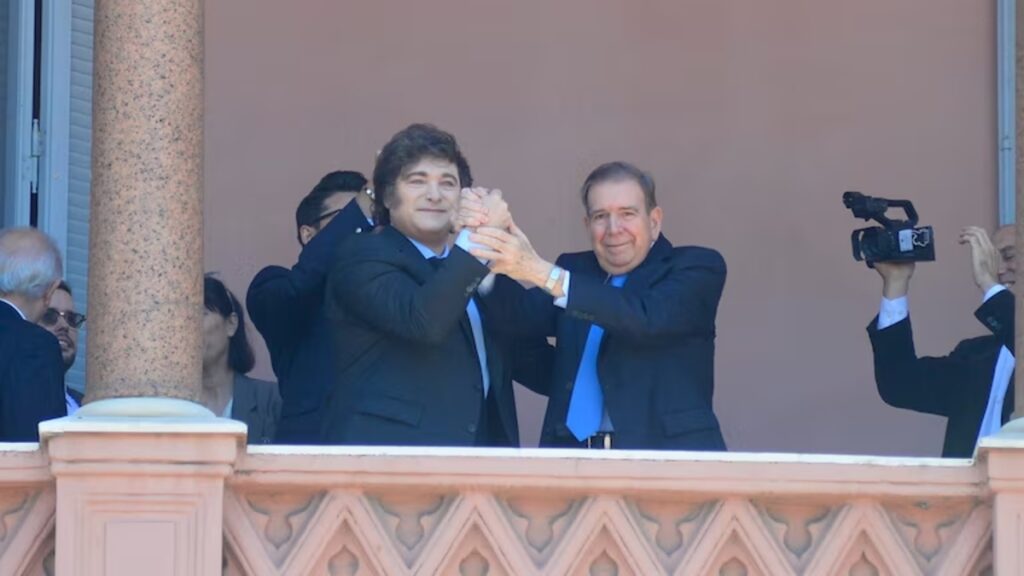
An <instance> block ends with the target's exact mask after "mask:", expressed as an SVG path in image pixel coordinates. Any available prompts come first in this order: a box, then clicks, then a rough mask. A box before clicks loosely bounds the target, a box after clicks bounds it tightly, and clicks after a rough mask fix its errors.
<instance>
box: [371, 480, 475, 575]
mask: <svg viewBox="0 0 1024 576" xmlns="http://www.w3.org/2000/svg"><path fill="white" fill-rule="evenodd" d="M366 499H367V501H368V503H369V505H370V508H371V509H373V511H374V512H375V516H376V517H377V519H378V521H379V522H380V524H381V526H382V527H383V529H384V532H385V533H386V534H387V535H388V536H389V537H390V539H391V540H392V543H393V545H394V546H395V549H396V550H397V551H398V553H399V555H400V556H401V557H402V559H403V560H404V561H405V563H406V566H409V567H412V565H413V563H414V562H415V561H416V559H417V558H418V557H419V556H420V554H421V553H422V551H423V548H424V546H425V545H426V544H427V542H428V540H429V539H430V535H431V534H433V533H434V531H435V530H436V529H437V528H438V526H440V525H441V522H442V521H443V520H444V518H445V515H446V514H447V512H448V510H449V509H450V508H451V506H452V503H453V502H454V501H455V496H454V495H452V494H433V493H417V492H411V493H410V492H388V493H377V494H372V495H367V497H366Z"/></svg>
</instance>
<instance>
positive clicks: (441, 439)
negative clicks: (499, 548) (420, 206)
mask: <svg viewBox="0 0 1024 576" xmlns="http://www.w3.org/2000/svg"><path fill="white" fill-rule="evenodd" d="M487 273H488V269H487V267H486V266H484V265H483V264H481V263H480V262H478V261H477V260H476V258H474V257H472V256H470V255H469V254H468V253H466V252H464V251H463V250H462V249H461V248H452V250H451V253H450V254H449V256H448V257H447V258H446V259H445V260H443V261H441V264H440V267H439V268H437V269H436V270H435V269H434V267H433V266H432V265H431V263H430V262H428V261H427V260H426V259H425V258H424V257H423V255H422V254H421V253H420V252H419V250H418V249H417V248H416V247H415V246H414V245H413V244H412V243H411V242H410V241H409V240H408V239H407V238H406V237H405V236H403V235H402V234H401V233H399V232H398V231H397V230H395V229H394V228H391V227H390V226H387V227H383V228H380V229H378V230H376V231H375V232H374V233H373V234H366V235H362V236H359V237H356V238H353V239H352V240H350V241H349V242H347V243H346V244H345V245H344V246H343V247H342V249H341V250H340V251H339V255H338V262H337V264H336V265H335V267H334V269H333V271H332V273H331V276H330V279H329V280H328V288H327V308H328V316H329V317H330V318H331V321H332V323H333V326H334V337H335V346H336V349H335V358H336V371H337V372H336V374H337V379H336V381H335V384H334V387H333V389H332V391H331V393H330V395H329V399H328V408H327V413H326V414H325V419H324V425H323V431H324V440H325V441H326V442H329V443H338V444H377V445H381V444H384V445H436V446H473V445H481V444H483V445H511V446H517V445H518V444H519V427H518V424H517V423H516V411H515V399H514V397H513V393H512V392H513V391H512V372H513V369H514V368H513V366H512V364H511V359H512V358H513V357H515V358H517V359H519V360H520V362H519V363H518V364H517V366H516V367H515V370H516V379H517V380H519V381H520V382H522V383H523V384H526V385H528V386H532V387H533V388H535V389H538V388H540V389H543V388H546V387H547V386H546V383H538V382H539V381H543V382H546V379H547V378H548V376H549V375H550V366H551V360H552V358H553V354H552V351H551V349H550V347H549V346H548V345H547V342H546V341H544V339H542V338H535V339H533V340H532V341H531V342H516V341H514V340H513V339H511V338H509V337H506V336H504V335H502V334H498V333H497V332H495V330H494V328H495V327H494V325H493V323H492V322H491V320H490V318H489V317H488V310H487V309H486V307H485V306H483V305H482V303H480V304H479V305H478V308H479V309H480V314H481V320H482V324H483V328H484V332H485V346H486V349H487V363H488V371H489V376H490V393H489V396H490V397H489V399H488V401H489V402H493V406H494V412H495V413H494V414H492V415H491V417H489V418H487V417H486V416H485V414H486V413H487V412H488V411H487V410H482V404H483V401H484V397H483V392H482V390H483V388H482V386H483V384H482V378H481V375H480V364H479V361H478V358H477V354H476V347H475V344H474V341H473V333H472V329H471V328H470V324H469V319H468V314H467V313H466V306H467V304H468V300H469V298H470V297H471V296H473V295H474V294H475V290H476V287H477V285H478V284H479V283H480V281H481V279H482V278H484V276H485V275H486V274H487ZM478 303H479V300H478ZM485 418H487V420H488V426H487V428H486V430H485V429H484V427H483V426H482V425H481V422H482V420H484V419H485Z"/></svg>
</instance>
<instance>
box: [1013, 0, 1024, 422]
mask: <svg viewBox="0 0 1024 576" xmlns="http://www.w3.org/2000/svg"><path fill="white" fill-rule="evenodd" d="M1015 28H1016V44H1017V47H1016V54H1017V56H1016V61H1017V62H1016V70H1017V86H1016V99H1017V104H1016V106H1017V111H1016V114H1015V116H1016V118H1017V162H1016V164H1017V168H1016V170H1015V172H1016V178H1015V179H1014V180H1015V181H1016V183H1017V184H1016V188H1017V189H1016V191H1015V195H1016V200H1015V202H1014V213H1015V220H1014V222H1015V223H1016V226H1017V247H1016V252H1017V254H1024V251H1022V250H1024V0H1017V2H1016V22H1015ZM1022 273H1024V270H1022ZM1022 287H1024V285H1021V286H1018V288H1017V289H1016V290H1015V291H1014V293H1015V298H1016V302H1015V303H1014V304H1015V305H1016V307H1015V314H1016V318H1015V320H1014V323H1015V324H1016V327H1017V328H1016V330H1017V335H1016V339H1015V344H1014V350H1015V351H1018V353H1019V351H1020V350H1024V305H1022V304H1024V300H1022V298H1024V289H1022ZM1013 413H1014V417H1015V418H1018V419H1020V418H1022V417H1024V370H1020V369H1018V370H1016V372H1015V376H1014V410H1013ZM1018 424H1020V423H1018Z"/></svg>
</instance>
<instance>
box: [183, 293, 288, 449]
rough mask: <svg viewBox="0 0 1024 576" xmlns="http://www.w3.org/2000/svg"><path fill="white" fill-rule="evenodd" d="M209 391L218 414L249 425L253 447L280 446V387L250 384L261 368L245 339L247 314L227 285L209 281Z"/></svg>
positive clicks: (209, 403)
mask: <svg viewBox="0 0 1024 576" xmlns="http://www.w3.org/2000/svg"><path fill="white" fill-rule="evenodd" d="M203 304H204V308H203V391H202V399H201V402H202V404H203V406H206V407H207V408H209V409H210V410H211V411H212V412H213V413H214V414H216V415H217V416H220V417H223V418H232V419H234V420H240V421H242V422H245V423H246V425H248V427H249V443H250V444H269V443H270V442H273V440H274V434H275V432H276V430H277V421H278V419H279V418H280V416H281V397H280V395H278V392H277V384H275V383H274V382H267V381H265V380H256V379H254V378H249V377H248V376H246V373H247V372H249V371H250V370H252V366H253V363H254V362H255V360H254V358H253V355H252V347H251V346H250V345H249V339H248V338H246V336H245V311H244V310H242V305H241V303H239V302H238V299H237V298H235V295H234V294H232V293H231V292H230V291H229V290H228V289H227V287H226V286H224V283H223V282H221V281H220V280H217V279H216V278H212V277H210V276H206V277H205V278H204V281H203Z"/></svg>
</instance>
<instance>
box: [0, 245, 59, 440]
mask: <svg viewBox="0 0 1024 576" xmlns="http://www.w3.org/2000/svg"><path fill="white" fill-rule="evenodd" d="M62 268H63V264H62V263H61V257H60V251H59V250H58V249H57V246H56V245H55V244H54V243H53V240H51V239H50V238H49V237H48V236H46V235H45V234H43V233H42V232H40V231H38V230H35V229H34V228H8V229H6V230H0V442H38V441H39V423H40V422H42V421H43V420H51V419H53V418H60V417H61V416H65V415H66V414H67V405H66V404H65V398H64V376H63V374H64V371H63V369H62V367H63V363H62V362H61V357H60V344H59V343H58V342H57V339H56V338H54V337H53V334H50V333H49V332H47V331H46V330H44V329H43V328H42V327H40V326H39V325H38V322H39V319H40V318H41V317H42V316H43V314H44V313H45V312H46V309H47V308H49V307H50V299H51V298H52V297H53V293H54V292H55V291H56V290H57V286H58V285H59V284H60V279H61V275H62V274H61V273H62Z"/></svg>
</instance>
